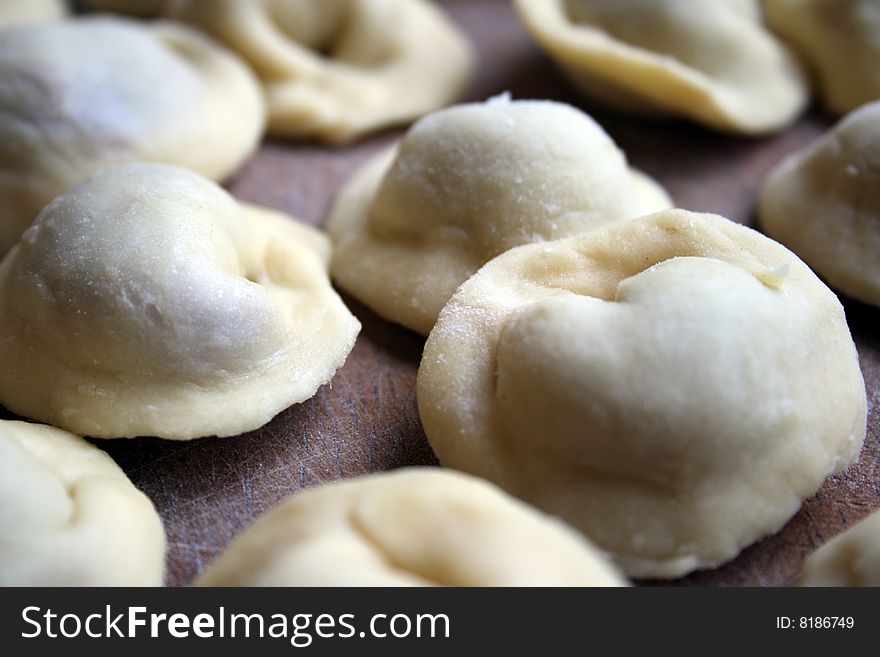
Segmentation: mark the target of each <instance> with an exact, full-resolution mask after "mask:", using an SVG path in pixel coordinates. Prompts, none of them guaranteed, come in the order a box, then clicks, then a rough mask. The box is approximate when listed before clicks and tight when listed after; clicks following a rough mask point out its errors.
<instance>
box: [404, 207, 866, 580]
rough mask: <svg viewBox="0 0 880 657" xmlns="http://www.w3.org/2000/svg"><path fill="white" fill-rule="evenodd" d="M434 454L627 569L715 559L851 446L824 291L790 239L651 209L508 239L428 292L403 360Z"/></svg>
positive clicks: (845, 345)
mask: <svg viewBox="0 0 880 657" xmlns="http://www.w3.org/2000/svg"><path fill="white" fill-rule="evenodd" d="M418 403H419V413H420V415H421V418H422V423H423V425H424V428H425V432H426V435H427V437H428V440H429V442H430V444H431V446H432V447H433V448H434V451H435V453H436V454H437V456H438V458H439V459H440V461H441V463H443V464H444V465H446V466H449V467H453V468H456V469H460V470H463V471H466V472H469V473H471V474H475V475H478V476H482V477H485V478H487V479H489V480H490V481H494V482H495V483H497V484H499V485H500V486H501V487H502V488H505V489H506V490H508V491H509V492H511V493H513V494H515V495H517V496H519V497H521V498H523V499H524V500H526V501H528V502H530V503H532V504H534V505H535V506H537V507H538V508H541V509H543V510H545V511H547V512H549V513H553V514H555V515H558V516H560V517H562V518H563V519H564V520H566V521H568V522H569V523H571V524H572V525H574V526H575V527H577V528H579V529H581V530H582V531H583V532H584V533H585V534H586V535H587V537H589V538H590V539H591V540H592V541H593V542H595V543H596V544H597V545H598V546H599V547H600V548H601V549H603V550H606V551H607V552H609V553H611V554H612V555H613V556H614V557H615V559H616V561H617V563H618V564H619V565H620V566H621V567H622V568H623V570H624V571H625V572H627V574H629V575H631V576H634V577H662V578H669V577H677V576H680V575H684V574H686V573H688V572H690V571H692V570H695V569H697V568H708V567H713V566H716V565H718V564H720V563H722V562H724V561H727V560H729V559H731V558H732V557H734V556H735V555H736V554H737V553H738V552H739V551H740V550H741V549H742V548H744V547H745V546H747V545H749V544H751V543H752V542H754V541H755V540H757V539H758V538H760V537H762V536H764V535H767V534H771V533H773V532H775V531H777V530H778V529H779V528H780V527H782V525H783V524H784V523H785V522H786V521H787V520H788V519H789V518H790V517H791V516H792V515H794V513H795V512H796V511H797V510H798V508H799V507H800V505H801V502H802V501H803V500H804V499H805V498H807V497H809V496H810V495H812V494H813V493H814V492H815V491H816V490H817V489H818V487H819V485H820V484H821V483H822V481H823V480H824V479H825V477H826V476H827V475H829V474H832V473H836V472H840V471H841V470H843V469H844V468H845V467H847V466H848V465H849V464H850V463H852V462H853V461H854V460H855V459H856V457H857V456H858V454H859V450H860V448H861V445H862V441H863V439H864V436H865V423H866V399H865V387H864V381H863V380H862V375H861V372H860V370H859V363H858V357H857V354H856V350H855V346H854V344H853V341H852V338H851V336H850V333H849V329H848V327H847V323H846V318H845V317H844V312H843V308H842V307H841V305H840V303H839V301H838V300H837V298H836V297H835V296H834V294H833V293H832V292H831V291H830V290H828V288H827V287H825V286H824V285H823V284H822V282H821V281H819V279H818V278H816V276H815V275H814V274H812V272H811V271H810V270H809V269H808V268H807V266H806V265H804V264H803V263H802V262H801V261H800V260H798V259H797V257H796V256H794V255H793V254H792V253H791V252H789V251H787V250H786V249H785V248H784V247H782V246H780V245H779V244H777V243H776V242H773V241H772V240H770V239H769V238H767V237H764V236H763V235H761V234H759V233H757V232H755V231H753V230H751V229H748V228H746V227H743V226H740V225H738V224H735V223H733V222H731V221H728V220H726V219H724V218H722V217H719V216H716V215H706V214H698V213H691V212H687V211H685V210H667V211H663V212H660V213H657V214H654V215H650V216H647V217H642V218H638V219H634V220H631V221H625V222H617V223H613V224H609V225H607V226H604V227H601V228H598V229H596V230H594V231H593V232H591V233H589V234H586V235H584V236H580V237H572V238H568V239H564V240H559V241H556V242H550V243H547V244H536V245H529V246H522V247H519V248H517V249H513V250H511V251H508V252H507V253H505V254H504V255H502V256H500V257H498V258H496V259H495V260H493V261H492V262H490V263H489V264H488V265H486V266H485V267H484V268H483V269H482V270H480V272H478V273H477V274H476V275H475V276H474V277H472V278H471V279H470V280H469V281H468V282H466V283H465V284H464V285H462V286H461V287H460V288H459V289H458V291H457V292H456V294H455V296H453V298H452V300H451V301H450V302H449V304H448V305H447V306H446V307H445V308H444V310H443V312H442V313H441V315H440V318H439V320H438V322H437V325H436V326H435V327H434V329H433V331H432V332H431V335H430V336H429V338H428V342H427V344H426V346H425V351H424V355H423V358H422V363H421V366H420V368H419V374H418Z"/></svg>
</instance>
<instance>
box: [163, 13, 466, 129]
mask: <svg viewBox="0 0 880 657" xmlns="http://www.w3.org/2000/svg"><path fill="white" fill-rule="evenodd" d="M169 15H170V16H173V17H174V18H177V19H179V20H183V21H188V22H190V23H193V24H195V25H197V26H199V27H200V28H202V29H203V30H205V31H206V32H208V33H209V34H211V35H213V36H215V37H216V38H218V39H220V40H221V41H223V42H225V43H226V44H227V45H229V46H230V47H231V48H233V49H234V50H236V51H237V52H238V53H239V54H241V55H242V57H244V58H245V59H246V60H247V61H248V62H249V63H250V64H251V66H253V68H254V70H256V71H257V73H258V74H259V76H260V77H261V78H262V79H263V83H264V85H265V88H266V95H267V98H268V103H269V132H270V134H273V135H279V136H289V137H315V138H318V139H323V140H326V141H329V142H337V143H339V142H346V141H350V140H352V139H355V138H357V137H360V136H361V135H363V134H364V133H367V132H371V131H375V130H378V129H381V128H385V127H388V126H392V125H395V124H401V123H407V122H409V121H411V120H412V119H414V118H416V117H418V116H421V115H422V114H425V113H426V112H429V111H431V110H433V109H436V108H438V107H442V106H443V105H446V104H448V103H450V102H452V101H453V100H455V98H456V97H458V95H459V94H460V93H461V91H462V90H463V88H464V86H465V85H466V84H467V82H468V81H469V80H470V78H471V75H472V72H473V69H474V55H473V53H472V49H471V46H470V45H469V43H468V41H467V39H466V37H465V36H464V34H463V33H462V32H461V31H460V30H459V29H458V28H457V27H456V26H455V25H454V24H453V23H452V22H450V20H449V19H448V18H447V17H446V16H445V15H444V13H443V11H442V10H440V9H439V8H437V7H436V6H435V5H434V4H433V3H432V2H427V1H426V0H179V1H178V2H176V3H175V4H174V5H172V7H171V9H170V11H169Z"/></svg>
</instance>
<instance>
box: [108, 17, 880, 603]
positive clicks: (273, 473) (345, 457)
mask: <svg viewBox="0 0 880 657" xmlns="http://www.w3.org/2000/svg"><path fill="white" fill-rule="evenodd" d="M443 4H445V5H446V6H447V8H448V9H449V11H450V13H451V14H452V16H453V17H454V19H455V20H456V21H457V22H458V23H459V24H460V25H462V26H463V27H464V28H465V29H466V30H467V31H468V32H469V33H470V35H471V37H472V38H473V40H474V42H475V43H476V45H477V47H478V50H479V55H480V73H479V77H478V80H477V81H476V82H475V84H474V86H473V88H472V91H471V93H470V94H469V98H471V99H482V98H484V97H486V96H489V95H494V94H497V93H500V92H502V91H505V90H510V91H511V92H512V93H513V95H514V97H515V98H550V99H556V100H562V101H565V102H569V103H572V104H574V105H576V106H579V107H582V108H584V109H585V110H586V111H588V112H590V113H591V114H593V116H594V117H595V118H596V119H597V120H599V122H600V123H602V124H603V125H604V126H605V128H606V129H607V130H608V132H609V133H610V134H611V135H612V136H613V137H614V138H615V139H616V140H617V142H618V143H619V144H620V145H621V146H622V147H623V148H624V150H625V151H626V152H627V154H628V156H629V158H630V160H631V162H632V163H633V164H635V165H636V166H638V167H640V168H642V169H644V170H645V171H647V172H648V173H650V174H652V175H653V176H655V177H656V178H657V179H658V180H660V181H661V182H663V183H664V184H665V185H666V186H667V188H668V189H669V191H670V192H671V193H672V195H673V197H674V198H675V200H676V202H677V204H678V205H679V206H681V207H685V208H689V209H693V210H705V211H713V212H717V213H719V214H723V215H725V216H727V217H729V218H731V219H734V220H736V221H740V222H743V223H746V224H752V225H753V224H754V218H753V212H754V202H755V193H756V189H757V186H758V184H759V183H760V181H761V180H762V178H763V177H764V176H765V175H766V173H767V172H768V171H769V170H770V168H771V167H772V166H773V165H774V164H775V163H776V162H778V161H779V160H780V159H781V158H782V157H783V156H784V155H785V154H786V153H788V152H791V151H792V150H794V149H797V148H799V147H801V146H802V145H804V144H806V143H807V142H809V141H810V140H811V139H813V138H814V137H815V136H816V135H818V134H819V133H820V132H821V131H822V130H824V129H825V128H826V127H827V126H828V125H830V120H829V119H827V118H825V117H822V116H821V115H820V114H818V113H813V114H811V115H809V116H808V117H807V118H805V119H803V120H802V121H800V122H799V123H798V124H797V125H795V126H794V127H792V128H791V129H789V130H787V131H786V132H784V133H782V134H780V135H778V136H775V137H773V138H770V139H765V140H759V141H755V140H740V139H734V138H727V137H721V136H718V135H716V134H713V133H709V132H707V131H704V130H702V129H700V128H697V127H693V126H690V125H685V124H679V123H652V122H645V121H637V120H631V119H626V118H622V117H618V116H614V115H613V114H609V113H605V112H602V111H599V110H598V109H596V108H594V107H591V106H589V105H587V104H586V103H584V102H583V101H581V100H580V99H579V98H578V97H577V96H575V95H574V94H573V93H572V92H571V91H570V89H569V88H568V87H567V85H566V84H565V82H564V80H563V79H562V77H561V76H560V75H559V74H558V73H557V71H556V70H555V68H554V67H553V66H552V64H551V63H550V62H549V61H548V60H547V59H546V57H544V56H543V55H542V54H541V52H540V51H539V50H538V49H537V48H536V47H535V46H534V45H533V44H532V43H531V41H530V40H529V38H528V37H527V35H526V33H525V32H524V30H523V29H522V28H521V27H520V26H519V24H518V23H517V21H516V19H515V18H514V16H513V14H512V12H511V10H510V8H509V5H508V2H507V0H480V1H479V2H475V1H474V0H449V1H447V2H444V3H443ZM400 134H401V133H400V132H394V133H388V134H384V135H379V136H376V137H374V138H372V139H368V140H366V141H363V142H361V143H359V144H356V145H354V146H351V147H345V148H336V149H334V148H326V147H323V146H320V145H311V144H310V145H302V144H294V143H281V142H269V143H266V144H265V145H264V146H263V147H262V148H261V150H260V152H259V153H257V155H256V156H255V157H254V158H253V159H252V160H251V161H250V162H249V163H248V165H247V166H246V167H245V168H244V169H243V170H242V171H241V172H240V173H239V175H238V176H237V177H236V178H235V179H234V180H233V181H232V182H231V184H230V189H231V191H232V192H233V193H234V194H235V195H236V196H238V197H240V198H242V199H246V200H249V201H255V202H259V203H263V204H265V205H269V206H273V207H276V208H279V209H282V210H284V211H287V212H289V213H291V214H293V215H295V216H297V217H299V218H301V219H304V220H307V221H310V222H313V223H316V224H320V223H321V222H322V218H323V215H324V212H325V211H326V209H327V207H328V205H329V203H330V201H331V199H332V198H333V195H334V193H335V191H336V190H337V189H338V188H339V186H340V184H341V183H342V182H343V181H344V180H345V179H346V178H347V176H348V175H349V174H350V173H351V172H352V171H354V169H356V168H357V167H358V165H359V164H361V163H362V162H364V161H365V160H366V159H367V158H368V157H369V156H370V155H372V154H373V153H375V152H376V151H377V150H379V149H380V148H382V147H383V146H385V145H387V144H388V143H390V142H391V141H392V140H394V139H396V138H397V137H399V135H400ZM344 298H345V300H346V302H347V303H348V304H349V306H350V308H351V309H352V311H353V312H354V313H355V315H357V316H358V318H359V319H360V320H361V322H362V323H363V331H362V333H361V335H360V337H359V338H358V340H357V344H356V346H355V348H354V351H353V352H352V354H351V356H350V357H349V359H348V362H347V363H346V364H345V366H344V367H343V368H342V369H341V370H340V371H339V372H338V373H337V375H336V377H335V378H334V379H333V381H332V384H331V385H330V386H325V387H323V388H322V389H321V390H320V391H319V392H318V394H317V395H316V396H315V397H314V398H313V399H311V400H309V401H308V402H305V403H303V404H300V405H298V406H295V407H293V408H290V409H288V410H286V411H284V412H282V413H281V414H280V415H278V416H277V417H276V418H275V419H274V420H273V421H272V422H270V423H269V424H268V425H266V426H265V427H263V428H262V429H260V430H258V431H254V432H252V433H249V434H246V435H244V436H240V437H236V438H225V439H216V438H215V439H211V438H208V439H202V440H195V441H191V442H186V443H175V442H167V441H162V440H158V439H153V438H142V439H137V440H130V441H125V440H116V441H100V442H98V444H99V445H100V446H101V447H102V448H104V449H106V450H107V451H108V452H109V453H110V454H111V455H112V456H113V457H114V458H115V459H116V460H117V461H118V462H119V463H120V465H121V466H122V467H123V468H124V469H125V471H126V472H127V473H128V475H129V476H130V477H131V479H132V480H133V481H134V483H135V484H136V485H137V486H138V487H140V488H141V489H142V490H143V491H144V492H145V493H146V494H147V495H149V496H150V497H151V498H152V500H153V501H154V503H155V504H156V507H157V508H158V509H159V512H160V514H161V515H162V518H163V520H164V523H165V528H166V531H167V534H168V562H167V563H168V566H167V583H168V584H170V585H184V584H187V583H189V582H190V581H191V580H192V579H193V577H194V576H195V575H196V574H197V573H198V572H199V571H200V570H201V568H202V567H203V566H204V565H205V564H206V563H207V562H208V561H209V560H210V559H211V558H212V557H214V556H215V555H216V554H218V553H219V552H220V551H221V550H222V549H223V548H224V546H225V545H226V544H227V543H228V542H229V540H230V539H231V538H232V537H233V536H234V535H235V534H237V533H238V532H240V531H241V530H242V529H243V528H244V527H246V526H247V525H248V523H250V521H251V520H253V519H254V518H255V517H256V516H257V515H258V514H260V513H262V512H263V511H266V510H267V509H269V508H270V507H272V506H273V505H275V504H277V503H278V502H280V501H281V500H282V499H284V498H285V497H287V496H288V495H290V494H292V493H295V492H296V491H298V490H300V489H302V488H304V487H308V486H313V485H315V484H318V483H321V482H325V481H330V480H333V479H338V478H341V477H351V476H355V475H360V474H364V473H368V472H375V471H381V470H388V469H391V468H397V467H401V466H406V465H427V464H436V460H435V458H434V456H433V454H432V453H431V450H430V448H429V447H428V445H427V443H426V441H425V437H424V433H423V431H422V429H421V426H420V424H419V419H418V411H417V407H416V400H415V387H414V386H415V377H416V370H417V368H418V362H419V357H420V353H421V349H422V345H423V339H422V338H420V337H419V336H417V335H416V334H414V333H411V332H409V331H406V330H404V329H402V328H400V327H398V326H396V325H393V324H390V323H388V322H385V321H383V320H381V319H379V318H378V317H377V316H376V315H374V314H373V313H372V312H370V311H369V310H367V309H366V308H365V307H364V306H362V305H361V304H359V303H357V302H356V301H354V300H353V299H351V298H349V297H344ZM845 305H846V309H847V314H848V318H849V322H850V327H851V329H852V332H853V335H854V336H855V339H856V343H857V346H858V349H859V354H860V358H861V364H862V371H863V373H864V375H865V380H866V382H867V386H868V403H869V409H870V411H869V420H868V422H869V430H868V438H867V440H866V443H865V447H864V449H863V451H862V454H861V457H860V459H859V462H858V464H857V465H855V466H854V467H852V468H851V469H850V470H849V471H848V472H846V473H845V474H844V475H842V476H839V477H837V478H834V479H831V480H829V481H827V482H826V484H825V485H824V486H823V487H822V489H821V490H820V491H819V493H818V494H817V495H816V496H815V497H814V498H812V499H810V500H808V501H807V502H806V503H805V504H804V507H803V509H802V510H801V511H800V513H798V514H797V516H795V518H794V519H793V520H792V521H791V522H790V523H788V525H787V526H786V527H785V528H784V529H783V530H782V531H781V532H780V533H779V534H777V535H775V536H771V537H768V538H766V539H764V540H762V541H760V542H759V543H757V544H756V545H754V546H752V547H750V548H748V549H747V550H745V551H744V552H743V553H742V554H741V555H740V556H739V557H738V558H737V559H735V560H734V561H732V562H731V563H729V564H727V565H725V566H723V567H722V568H719V569H717V570H714V571H705V572H699V573H695V574H693V575H691V576H689V577H687V578H685V579H683V580H679V582H677V583H679V584H686V585H784V584H790V583H792V582H793V581H794V580H795V578H796V577H797V574H798V573H799V571H800V567H801V563H802V561H803V559H804V558H805V556H806V555H808V554H809V553H810V552H811V551H812V550H813V549H815V547H817V546H818V545H820V544H821V543H823V542H824V541H826V540H827V539H829V538H830V537H831V536H833V535H834V534H836V533H838V532H840V531H842V530H843V529H844V528H846V527H848V526H850V525H852V524H853V523H854V522H856V521H857V520H859V519H860V518H862V517H863V516H865V515H866V514H867V513H868V512H869V511H871V510H872V509H873V508H876V507H878V506H880V443H878V431H880V408H878V402H880V330H878V326H877V323H878V319H880V310H878V309H874V308H869V307H866V306H862V305H860V304H857V303H853V302H848V301H845ZM827 383H828V385H829V386H832V385H834V381H828V382H827Z"/></svg>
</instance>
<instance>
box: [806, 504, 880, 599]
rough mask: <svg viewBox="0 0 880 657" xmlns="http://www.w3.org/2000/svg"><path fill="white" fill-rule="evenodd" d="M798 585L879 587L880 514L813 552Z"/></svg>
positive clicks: (876, 513)
mask: <svg viewBox="0 0 880 657" xmlns="http://www.w3.org/2000/svg"><path fill="white" fill-rule="evenodd" d="M800 585H801V586H880V512H878V511H875V512H874V513H872V514H871V515H869V516H868V517H867V518H866V519H865V520H862V521H861V522H860V523H859V524H857V525H856V526H855V527H852V528H851V529H847V530H846V531H845V532H843V533H842V534H841V535H839V536H835V537H834V538H832V539H831V540H830V541H828V542H827V543H826V544H825V545H823V546H822V547H820V548H819V549H818V550H816V551H815V552H814V553H813V554H812V555H810V557H809V558H808V559H807V561H806V563H805V564H804V572H803V574H802V575H801V580H800Z"/></svg>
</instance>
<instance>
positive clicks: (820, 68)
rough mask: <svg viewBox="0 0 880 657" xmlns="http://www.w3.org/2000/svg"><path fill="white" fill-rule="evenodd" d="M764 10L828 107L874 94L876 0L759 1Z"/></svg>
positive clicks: (839, 110) (879, 29) (841, 110)
mask: <svg viewBox="0 0 880 657" xmlns="http://www.w3.org/2000/svg"><path fill="white" fill-rule="evenodd" d="M764 9H765V12H766V14H767V23H768V24H769V25H770V27H772V28H773V29H774V30H776V31H777V32H778V33H779V35H780V36H782V37H783V38H784V39H787V40H788V41H789V42H790V43H791V44H792V45H793V46H794V47H795V48H796V49H797V50H798V51H799V52H800V53H801V54H802V55H803V56H804V59H806V61H807V62H808V63H809V65H810V67H811V68H812V69H813V71H814V72H815V73H816V76H817V78H818V83H819V90H820V92H821V95H822V98H823V100H824V102H825V105H826V106H827V107H828V109H829V110H831V111H832V112H834V113H835V114H838V115H839V114H846V113H847V112H849V111H851V110H854V109H855V108H856V107H858V106H859V105H862V104H864V103H867V102H869V101H872V100H877V99H880V0H764Z"/></svg>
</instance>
